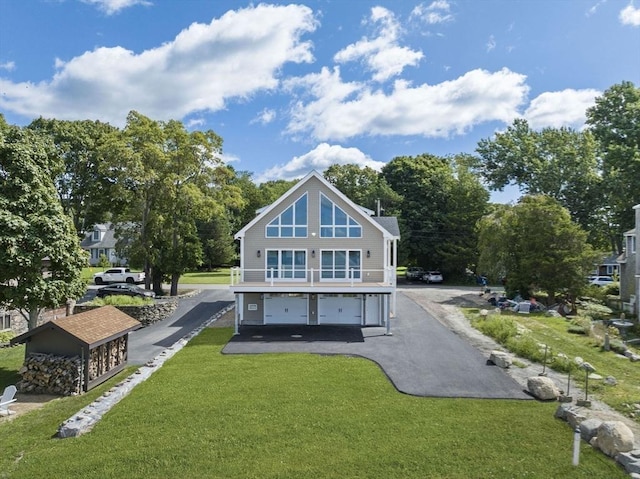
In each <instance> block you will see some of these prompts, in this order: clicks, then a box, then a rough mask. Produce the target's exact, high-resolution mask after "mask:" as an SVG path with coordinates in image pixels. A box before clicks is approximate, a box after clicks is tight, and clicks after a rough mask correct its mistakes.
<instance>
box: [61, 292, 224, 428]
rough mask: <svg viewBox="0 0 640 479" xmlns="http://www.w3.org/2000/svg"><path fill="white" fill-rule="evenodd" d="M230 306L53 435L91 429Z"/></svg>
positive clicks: (99, 398) (64, 424)
mask: <svg viewBox="0 0 640 479" xmlns="http://www.w3.org/2000/svg"><path fill="white" fill-rule="evenodd" d="M233 308H235V304H230V305H229V306H226V307H224V308H222V309H221V310H220V311H218V312H217V313H216V314H214V315H213V316H212V317H211V318H209V319H208V320H207V321H205V322H204V323H203V324H201V325H200V326H198V327H197V328H196V329H194V330H193V331H191V332H190V333H189V334H187V335H186V336H183V337H182V338H180V339H179V340H178V341H176V342H175V343H173V345H171V346H170V347H168V348H167V349H165V350H164V351H162V352H161V353H160V354H158V355H157V356H156V357H155V358H153V359H152V360H151V361H149V362H147V363H146V364H145V365H144V366H141V367H140V368H138V370H137V371H136V372H135V373H133V374H132V375H131V376H129V377H128V378H126V379H125V380H124V381H122V382H120V383H118V384H116V385H115V386H114V387H112V388H111V389H109V390H108V391H107V392H105V393H104V394H103V395H102V396H100V397H98V398H96V400H95V401H93V402H92V403H91V404H89V405H88V406H86V407H85V408H84V409H82V411H79V412H78V413H76V414H75V415H73V416H72V417H70V418H69V419H67V420H66V421H64V422H63V423H62V424H61V425H60V426H59V427H58V432H57V434H56V436H57V437H59V438H66V437H77V436H81V435H82V434H85V433H87V432H89V431H91V429H93V426H95V425H96V423H97V422H98V421H99V420H100V419H102V416H104V414H105V413H107V412H108V411H109V410H110V409H111V408H112V407H113V406H115V405H116V404H118V402H120V400H122V399H123V398H124V397H126V396H127V395H128V394H129V393H130V392H131V391H132V390H133V388H134V387H136V386H137V385H138V384H140V383H142V382H143V381H146V380H147V379H148V378H149V377H150V376H151V375H152V374H153V373H155V372H156V371H157V370H158V369H160V368H161V367H162V366H163V365H164V363H165V361H166V360H167V359H169V358H171V357H173V355H174V354H176V353H177V352H178V351H180V350H181V349H182V348H183V347H185V346H186V345H187V343H188V342H189V341H191V340H192V339H193V338H194V337H195V336H197V335H198V334H200V332H201V331H202V330H203V329H205V328H207V327H209V326H210V325H211V324H213V323H214V322H216V321H217V320H218V319H219V318H220V317H222V316H223V315H224V314H225V313H226V312H227V311H230V310H231V309H233Z"/></svg>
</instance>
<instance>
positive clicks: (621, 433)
mask: <svg viewBox="0 0 640 479" xmlns="http://www.w3.org/2000/svg"><path fill="white" fill-rule="evenodd" d="M633 441H634V438H633V432H632V431H631V429H629V427H628V426H627V425H626V424H625V423H623V422H622V421H604V422H603V423H602V424H600V427H599V428H598V431H597V433H596V438H595V442H594V445H595V447H597V448H598V449H600V450H601V451H602V452H604V453H605V454H606V455H607V456H611V457H615V456H617V455H618V454H620V453H621V452H629V451H631V450H633Z"/></svg>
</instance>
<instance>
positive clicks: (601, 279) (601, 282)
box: [589, 276, 614, 286]
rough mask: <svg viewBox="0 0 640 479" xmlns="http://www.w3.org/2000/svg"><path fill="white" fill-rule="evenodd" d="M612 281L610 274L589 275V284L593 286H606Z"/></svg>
mask: <svg viewBox="0 0 640 479" xmlns="http://www.w3.org/2000/svg"><path fill="white" fill-rule="evenodd" d="M613 282H614V281H613V278H612V277H611V276H590V277H589V284H591V285H593V286H606V285H608V284H611V283H613Z"/></svg>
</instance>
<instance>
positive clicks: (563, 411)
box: [554, 403, 572, 421]
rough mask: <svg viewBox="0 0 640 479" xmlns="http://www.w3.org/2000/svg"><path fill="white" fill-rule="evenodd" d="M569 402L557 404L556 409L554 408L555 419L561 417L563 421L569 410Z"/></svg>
mask: <svg viewBox="0 0 640 479" xmlns="http://www.w3.org/2000/svg"><path fill="white" fill-rule="evenodd" d="M571 407H572V406H571V404H568V403H564V404H560V405H559V406H558V409H556V413H555V414H554V417H556V418H557V419H562V420H563V421H566V420H567V413H568V412H569V411H570V410H571Z"/></svg>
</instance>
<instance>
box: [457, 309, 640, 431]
mask: <svg viewBox="0 0 640 479" xmlns="http://www.w3.org/2000/svg"><path fill="white" fill-rule="evenodd" d="M467 315H468V316H469V317H470V318H475V319H474V324H475V325H476V326H477V327H478V328H479V329H480V330H486V328H484V327H483V325H482V324H481V323H482V322H483V320H478V319H477V317H478V315H477V310H467ZM504 320H507V321H509V320H510V321H512V322H515V323H518V324H520V325H522V326H524V327H525V328H527V330H528V333H527V335H528V336H529V337H531V338H533V340H534V343H533V344H534V345H535V344H536V343H540V344H546V345H547V346H548V347H549V348H550V349H549V350H548V352H547V354H548V357H547V363H548V364H551V363H552V362H553V361H556V362H557V359H554V358H557V355H558V354H560V353H562V354H564V355H566V356H568V357H569V359H570V360H571V361H573V359H574V358H575V357H577V356H579V357H581V358H582V359H584V360H585V361H587V362H589V363H590V364H591V365H592V366H594V367H595V369H596V373H597V374H599V375H600V376H602V377H607V376H613V377H614V378H616V381H617V384H616V386H606V385H604V384H603V382H602V381H594V380H592V381H589V395H590V396H591V395H594V396H596V397H597V398H598V399H600V400H602V401H603V402H605V403H606V404H608V405H609V406H611V407H613V408H614V409H616V410H617V411H619V412H621V413H623V414H629V413H630V412H632V411H633V406H632V405H633V404H636V403H640V389H639V388H638V377H639V373H638V364H637V363H632V362H631V361H629V360H628V359H626V358H621V357H620V356H619V355H617V354H616V353H614V352H613V351H604V349H603V348H602V347H601V343H600V342H599V341H597V340H596V339H595V338H593V337H590V336H584V335H577V334H572V333H570V332H569V328H570V323H569V322H567V321H566V320H565V319H564V318H554V317H549V316H545V315H541V314H531V315H522V314H517V313H513V314H504V313H503V314H502V315H500V316H495V317H494V319H492V316H489V319H487V320H486V321H487V322H489V323H488V325H490V322H491V321H504ZM502 333H503V336H506V335H508V332H507V331H505V329H504V328H503V330H502ZM496 339H497V340H498V341H499V342H501V343H502V344H508V341H507V340H505V338H496ZM536 349H537V350H536V351H535V352H536V353H538V349H539V348H536ZM574 376H575V377H574V379H573V380H574V381H578V382H579V384H580V385H581V386H584V380H585V375H584V372H583V371H579V372H574ZM563 386H564V385H563ZM635 419H636V420H640V418H637V417H636V418H635Z"/></svg>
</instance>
